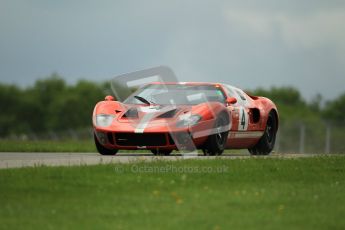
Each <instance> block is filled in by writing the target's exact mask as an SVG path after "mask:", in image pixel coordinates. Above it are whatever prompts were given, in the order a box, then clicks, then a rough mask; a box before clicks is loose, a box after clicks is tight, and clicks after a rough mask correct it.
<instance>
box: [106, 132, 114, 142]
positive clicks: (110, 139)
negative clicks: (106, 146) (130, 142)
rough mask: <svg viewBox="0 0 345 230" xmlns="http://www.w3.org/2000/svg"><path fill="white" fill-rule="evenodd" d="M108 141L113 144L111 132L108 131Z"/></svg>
mask: <svg viewBox="0 0 345 230" xmlns="http://www.w3.org/2000/svg"><path fill="white" fill-rule="evenodd" d="M107 135H108V141H109V143H110V144H112V145H113V144H114V137H113V134H112V133H108V134H107Z"/></svg>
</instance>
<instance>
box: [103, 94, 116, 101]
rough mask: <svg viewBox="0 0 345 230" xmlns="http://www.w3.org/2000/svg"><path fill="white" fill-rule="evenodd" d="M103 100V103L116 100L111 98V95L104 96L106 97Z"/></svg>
mask: <svg viewBox="0 0 345 230" xmlns="http://www.w3.org/2000/svg"><path fill="white" fill-rule="evenodd" d="M104 100H105V101H115V100H116V98H115V97H113V96H111V95H108V96H106V97H105V98H104Z"/></svg>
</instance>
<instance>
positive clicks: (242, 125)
mask: <svg viewBox="0 0 345 230" xmlns="http://www.w3.org/2000/svg"><path fill="white" fill-rule="evenodd" d="M238 112H239V121H238V130H239V131H246V130H247V129H248V120H249V116H248V113H247V112H246V109H245V108H243V107H241V108H239V111H238Z"/></svg>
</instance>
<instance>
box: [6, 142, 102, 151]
mask: <svg viewBox="0 0 345 230" xmlns="http://www.w3.org/2000/svg"><path fill="white" fill-rule="evenodd" d="M96 151H97V150H96V147H95V144H94V142H93V140H68V141H67V140H62V141H50V140H46V141H45V140H39V141H20V140H18V141H16V140H0V152H96Z"/></svg>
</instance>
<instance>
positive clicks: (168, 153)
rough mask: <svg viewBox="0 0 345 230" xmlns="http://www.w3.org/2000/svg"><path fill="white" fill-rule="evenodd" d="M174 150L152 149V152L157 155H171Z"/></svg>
mask: <svg viewBox="0 0 345 230" xmlns="http://www.w3.org/2000/svg"><path fill="white" fill-rule="evenodd" d="M171 152H172V150H162V149H151V153H153V155H155V156H169V155H170V153H171Z"/></svg>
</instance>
